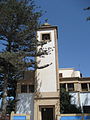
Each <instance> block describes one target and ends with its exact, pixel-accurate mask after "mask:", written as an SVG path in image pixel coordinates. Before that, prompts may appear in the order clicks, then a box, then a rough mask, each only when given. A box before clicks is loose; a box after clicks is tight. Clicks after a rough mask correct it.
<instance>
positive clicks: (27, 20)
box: [0, 0, 44, 116]
mask: <svg viewBox="0 0 90 120" xmlns="http://www.w3.org/2000/svg"><path fill="white" fill-rule="evenodd" d="M36 8H37V7H36V5H35V3H34V1H33V0H0V44H1V45H2V47H1V48H0V98H2V114H3V115H4V116H5V114H6V112H7V110H8V113H10V112H11V111H12V110H14V105H15V104H13V103H15V90H16V83H17V80H21V79H22V78H23V73H24V71H25V70H27V69H30V68H32V69H34V70H35V69H36V61H35V57H36V56H37V55H41V54H43V53H44V52H43V53H37V50H36V49H37V46H39V45H41V44H43V43H40V42H39V41H38V40H37V39H36V31H37V29H38V27H39V17H41V12H40V11H39V12H37V11H36ZM12 97H13V101H12ZM6 98H7V99H6ZM8 106H9V107H8ZM10 106H11V107H10Z"/></svg>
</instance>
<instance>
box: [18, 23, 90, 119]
mask: <svg viewBox="0 0 90 120" xmlns="http://www.w3.org/2000/svg"><path fill="white" fill-rule="evenodd" d="M37 39H38V40H39V41H40V42H41V43H42V41H44V42H45V44H44V45H43V46H41V47H38V48H37V51H38V52H39V51H43V50H44V51H45V50H46V51H48V54H47V55H46V54H45V55H42V56H40V57H37V58H36V60H37V63H38V69H37V70H36V71H35V72H34V71H26V72H25V74H24V79H23V80H22V81H19V82H18V83H17V100H18V102H17V105H16V113H18V114H30V120H56V119H57V115H59V114H60V101H59V98H60V96H59V95H60V94H59V92H60V87H64V88H65V89H66V91H69V92H70V94H71V95H72V96H73V97H72V101H71V102H72V104H77V106H81V107H83V106H86V108H85V109H88V107H89V106H90V100H89V99H90V78H84V77H82V74H81V73H80V71H76V70H74V69H72V68H68V69H65V68H64V69H59V68H58V47H57V39H58V32H57V26H51V25H49V24H48V23H45V24H44V25H42V26H41V27H40V28H39V29H38V31H37ZM43 66H48V67H45V68H44V67H43Z"/></svg>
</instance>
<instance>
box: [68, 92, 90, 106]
mask: <svg viewBox="0 0 90 120" xmlns="http://www.w3.org/2000/svg"><path fill="white" fill-rule="evenodd" d="M70 95H72V96H73V97H72V99H71V103H72V104H76V105H77V106H79V105H80V106H81V107H82V106H87V105H88V106H90V92H81V93H79V95H78V92H74V93H70ZM79 98H80V99H79ZM79 100H80V101H79ZM79 103H80V104H79Z"/></svg>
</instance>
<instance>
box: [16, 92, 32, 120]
mask: <svg viewBox="0 0 90 120" xmlns="http://www.w3.org/2000/svg"><path fill="white" fill-rule="evenodd" d="M17 100H19V101H18V102H17V105H16V113H24V114H30V120H34V94H32V93H21V94H18V95H17Z"/></svg>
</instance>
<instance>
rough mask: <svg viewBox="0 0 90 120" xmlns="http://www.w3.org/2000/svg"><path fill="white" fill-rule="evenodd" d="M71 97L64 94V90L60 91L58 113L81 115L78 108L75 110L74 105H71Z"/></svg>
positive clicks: (66, 93) (67, 93)
mask: <svg viewBox="0 0 90 120" xmlns="http://www.w3.org/2000/svg"><path fill="white" fill-rule="evenodd" d="M71 98H72V96H71V95H70V94H69V92H66V90H65V89H64V88H61V90H60V112H61V113H66V114H67V113H70V114H71V113H81V110H80V108H77V106H76V105H75V104H71Z"/></svg>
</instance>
